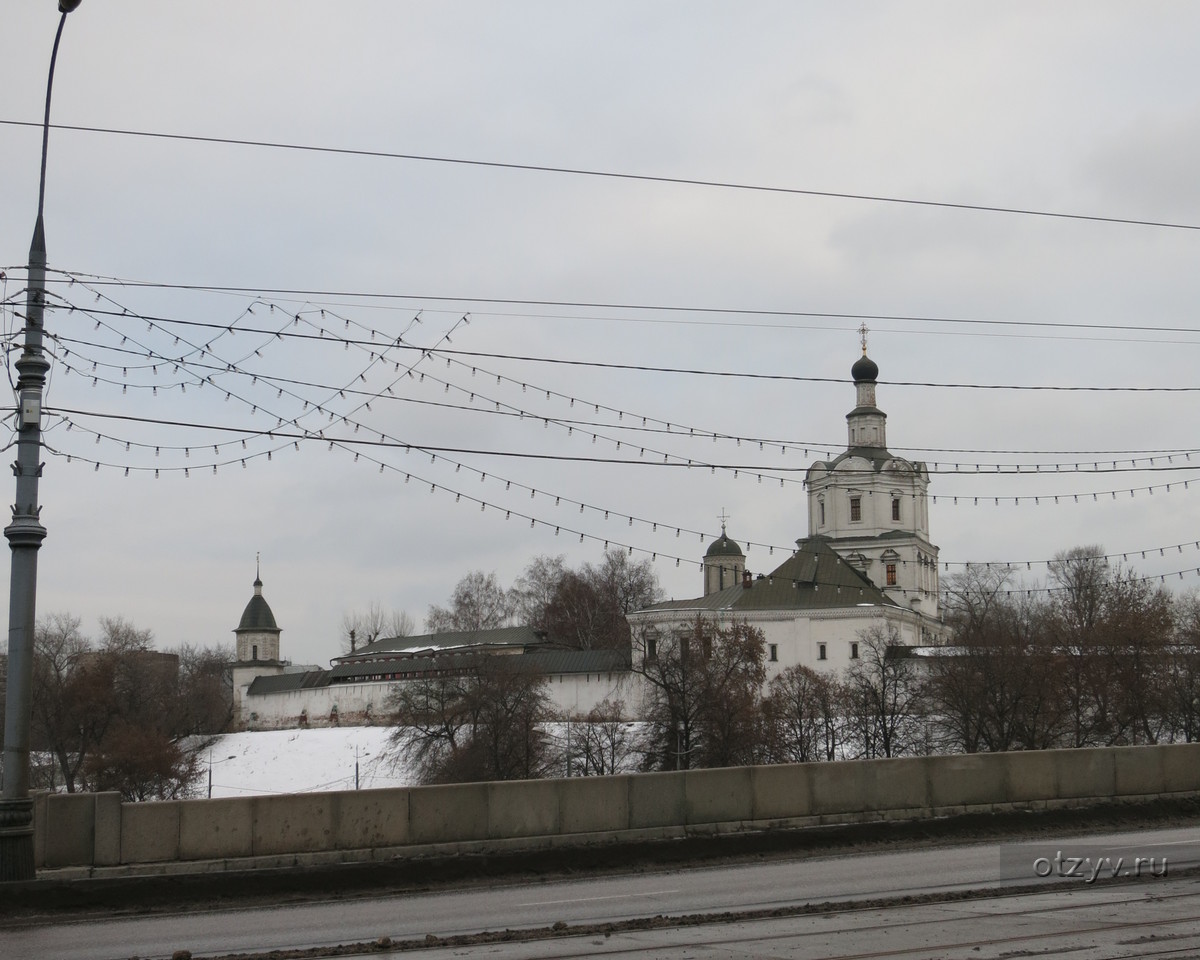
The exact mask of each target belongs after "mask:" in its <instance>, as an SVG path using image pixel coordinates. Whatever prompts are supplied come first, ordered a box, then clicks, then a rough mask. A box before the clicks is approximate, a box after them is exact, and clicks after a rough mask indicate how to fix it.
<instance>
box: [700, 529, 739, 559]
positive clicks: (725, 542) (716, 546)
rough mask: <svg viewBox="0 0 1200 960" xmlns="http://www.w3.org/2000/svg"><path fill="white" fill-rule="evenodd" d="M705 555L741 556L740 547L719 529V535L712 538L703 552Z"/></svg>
mask: <svg viewBox="0 0 1200 960" xmlns="http://www.w3.org/2000/svg"><path fill="white" fill-rule="evenodd" d="M704 555H705V556H706V557H740V556H742V548H741V547H739V546H738V545H737V544H736V543H734V542H733V541H732V540H730V539H729V538H728V537H727V536H725V531H724V530H722V531H721V536H720V537H719V538H718V539H716V540H714V541H713V542H712V544H711V545H710V546H709V548H708V550H707V551H706V552H705V554H704Z"/></svg>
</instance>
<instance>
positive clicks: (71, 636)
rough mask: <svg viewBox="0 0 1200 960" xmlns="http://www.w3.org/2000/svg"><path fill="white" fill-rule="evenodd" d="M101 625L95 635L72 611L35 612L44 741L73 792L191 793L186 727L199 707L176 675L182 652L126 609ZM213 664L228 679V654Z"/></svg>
mask: <svg viewBox="0 0 1200 960" xmlns="http://www.w3.org/2000/svg"><path fill="white" fill-rule="evenodd" d="M100 627H101V636H100V638H99V641H98V642H97V643H95V644H93V643H91V642H89V641H88V640H87V638H86V637H84V636H83V634H82V633H81V632H80V623H79V620H78V618H76V617H72V616H71V615H70V614H51V615H50V616H48V617H45V618H43V619H42V620H40V621H39V622H38V625H37V629H36V632H35V637H34V647H35V649H34V680H35V682H34V697H33V718H34V726H35V736H36V737H37V740H38V742H39V743H40V744H41V745H42V746H44V748H45V749H47V750H49V751H51V752H52V753H53V754H54V756H55V758H56V759H57V763H58V767H59V769H60V770H61V772H62V775H63V780H64V782H65V784H66V788H67V790H68V792H74V791H75V790H76V789H77V788H79V787H81V786H82V787H84V788H86V789H92V790H97V789H102V790H118V791H120V792H121V794H122V796H124V797H125V798H126V799H128V800H142V799H147V798H150V797H155V798H163V797H178V796H184V795H186V794H187V793H188V791H189V790H190V788H191V784H192V782H193V780H194V779H195V776H196V772H197V767H196V760H195V757H194V756H193V755H191V754H190V753H189V752H188V750H187V749H185V748H184V746H183V745H182V736H183V735H184V734H186V733H190V732H192V729H191V726H193V724H194V721H195V712H194V711H193V710H192V709H191V706H190V705H189V704H188V702H187V698H188V697H189V696H190V695H191V693H192V692H193V690H192V688H191V686H183V685H181V682H180V669H179V664H180V655H179V654H170V653H159V652H157V651H155V650H153V649H152V648H151V644H152V641H153V636H152V634H151V632H150V631H149V630H144V629H139V628H137V627H135V626H134V625H133V624H131V623H130V622H129V621H127V620H125V619H123V618H120V617H109V618H103V619H102V620H101V621H100ZM193 666H195V664H193ZM208 667H209V668H210V671H211V672H213V673H217V674H218V676H219V677H220V680H219V682H223V679H224V664H223V663H221V664H219V666H218V665H216V664H213V663H211V662H210V663H209V664H208ZM197 675H198V671H197ZM218 712H219V711H218ZM218 722H219V721H218Z"/></svg>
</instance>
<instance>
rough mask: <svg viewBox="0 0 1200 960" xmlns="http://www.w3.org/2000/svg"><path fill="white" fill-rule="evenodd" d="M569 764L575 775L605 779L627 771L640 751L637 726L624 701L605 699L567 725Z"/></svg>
mask: <svg viewBox="0 0 1200 960" xmlns="http://www.w3.org/2000/svg"><path fill="white" fill-rule="evenodd" d="M566 740H567V745H566V752H567V763H568V765H569V770H570V772H571V774H572V775H582V776H585V777H588V776H605V775H607V774H614V773H621V772H622V771H625V770H628V769H629V768H630V766H631V765H632V762H633V759H634V757H635V756H636V755H637V754H638V752H639V743H638V737H637V734H636V732H635V730H634V724H632V723H630V722H629V721H628V720H626V719H625V703H624V701H622V700H610V699H607V698H606V699H604V700H602V701H601V702H600V703H598V704H596V706H595V707H593V708H592V709H591V710H589V711H588V712H587V714H586V715H585V716H583V717H575V718H572V719H570V720H569V721H568V723H567V737H566Z"/></svg>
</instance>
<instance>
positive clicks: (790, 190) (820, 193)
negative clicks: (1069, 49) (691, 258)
mask: <svg viewBox="0 0 1200 960" xmlns="http://www.w3.org/2000/svg"><path fill="white" fill-rule="evenodd" d="M0 124H5V125H8V126H18V127H37V128H39V129H40V128H41V127H42V124H41V123H33V122H32V121H24V120H0ZM51 127H53V128H54V129H55V130H69V131H72V132H76V133H98V134H106V135H109V136H122V137H140V138H144V139H154V140H172V141H180V142H188V143H206V144H219V145H222V146H237V147H259V148H266V149H271V150H290V151H297V152H303V153H320V154H334V155H339V156H349V157H370V158H376V159H384V160H408V161H417V162H421V163H439V164H452V165H456V166H463V167H484V168H491V169H496V170H514V171H524V172H530V173H554V174H560V175H565V176H573V177H591V178H596V179H605V180H624V181H637V182H642V183H657V184H670V185H673V186H686V187H704V188H708V189H718V190H738V191H747V192H754V193H769V194H783V195H789V196H801V197H823V198H827V199H834V200H857V201H862V202H869V203H885V204H897V205H907V206H917V207H935V208H940V209H945V210H965V211H973V212H979V213H1003V214H1010V215H1016V216H1026V217H1045V218H1050V219H1056V220H1079V221H1085V222H1091V223H1110V224H1121V225H1126V226H1139V227H1159V228H1162V229H1168V230H1200V225H1197V224H1190V223H1171V222H1168V221H1161V220H1142V219H1137V218H1133V217H1112V216H1100V215H1096V214H1082V213H1067V212H1063V211H1056V210H1037V209H1033V208H1030V207H1017V206H998V205H992V204H980V203H955V202H951V201H947V200H923V199H917V198H912V197H890V196H884V195H882V194H870V193H848V192H840V191H833V190H813V189H806V188H801V187H783V186H772V185H768V184H754V183H739V182H735V181H729V180H706V179H698V178H692V177H669V176H658V175H653V174H644V173H628V172H621V171H614V170H596V169H590V168H587V167H562V166H554V165H550V164H535V163H513V162H505V161H500V160H478V159H470V158H465V157H445V156H435V155H431V154H417V153H399V152H395V151H390V150H366V149H358V148H353V147H327V146H319V145H317V144H307V143H294V142H287V141H280V140H248V139H242V138H236V137H206V136H200V135H197V134H182V133H162V132H158V131H152V130H133V129H129V128H121V127H99V126H90V125H89V126H85V125H81V124H64V123H55V124H51Z"/></svg>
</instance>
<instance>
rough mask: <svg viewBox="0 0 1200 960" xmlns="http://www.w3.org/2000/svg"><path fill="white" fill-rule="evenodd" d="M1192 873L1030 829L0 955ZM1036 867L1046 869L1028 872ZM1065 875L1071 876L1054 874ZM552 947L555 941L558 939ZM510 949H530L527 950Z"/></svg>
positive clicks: (348, 904)
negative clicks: (1015, 836) (1016, 835)
mask: <svg viewBox="0 0 1200 960" xmlns="http://www.w3.org/2000/svg"><path fill="white" fill-rule="evenodd" d="M1139 857H1140V858H1142V863H1141V865H1140V869H1141V872H1142V873H1143V877H1142V878H1141V879H1138V880H1132V879H1131V880H1129V881H1128V882H1125V883H1120V884H1113V883H1112V882H1111V881H1109V882H1107V883H1106V882H1104V881H1103V880H1102V881H1101V882H1100V883H1095V884H1093V883H1091V882H1089V878H1090V877H1091V876H1093V875H1099V876H1100V877H1102V878H1103V877H1107V876H1108V875H1109V874H1111V873H1113V872H1117V873H1122V874H1128V873H1130V872H1132V870H1133V867H1134V862H1135V859H1136V858H1139ZM1164 858H1165V861H1166V863H1165V872H1166V873H1167V878H1166V879H1163V878H1160V877H1158V876H1156V874H1161V873H1162V872H1164V864H1163V861H1164ZM1076 860H1078V861H1079V862H1078V863H1076V862H1075V861H1076ZM1195 867H1200V835H1198V833H1197V830H1196V829H1195V827H1185V828H1179V827H1173V828H1166V829H1151V830H1145V829H1143V830H1137V831H1130V832H1119V833H1118V832H1106V833H1103V834H1096V835H1090V836H1072V837H1070V838H1064V839H1061V840H1057V839H1053V838H1051V839H1047V838H1044V837H1043V838H1039V839H1037V840H1033V841H1014V840H1005V841H1003V842H999V841H987V842H977V843H966V844H954V845H950V844H946V845H937V846H932V847H929V848H925V849H915V850H912V849H910V850H903V851H888V852H878V851H876V852H870V853H857V854H838V855H836V856H817V857H806V858H803V859H787V860H768V861H764V862H749V863H736V864H724V865H704V866H696V867H683V868H676V869H670V870H662V871H650V872H639V873H636V874H628V875H607V876H603V877H595V878H590V879H550V880H546V881H541V882H522V883H495V884H491V885H487V886H479V885H476V886H471V887H467V888H458V889H441V890H438V891H436V892H429V893H405V894H399V895H391V896H386V897H366V898H357V899H350V900H336V901H328V902H317V903H303V904H295V905H287V906H272V907H248V908H245V909H233V910H221V911H213V912H204V913H183V912H179V913H172V914H167V915H163V914H159V915H154V916H140V917H121V918H107V919H106V918H98V917H88V918H83V919H78V920H65V921H64V920H46V921H37V922H32V923H30V922H26V923H22V924H19V925H16V926H9V927H7V928H4V929H0V957H3V958H4V960H31V958H50V957H53V958H58V960H84V958H86V960H126V958H129V957H134V956H136V957H141V958H157V957H170V956H171V954H172V953H173V952H174V951H177V950H185V949H186V950H190V951H191V952H192V953H193V954H194V955H195V956H197V957H199V956H216V955H222V954H228V953H240V952H256V951H263V952H265V951H268V950H277V949H302V948H317V947H329V946H333V945H337V944H345V943H361V942H368V941H372V940H375V939H377V938H380V937H390V938H392V939H393V940H401V939H421V938H423V937H425V936H426V935H433V936H435V937H447V936H454V935H459V934H475V933H479V932H482V931H490V930H492V931H494V930H506V929H527V928H541V927H549V926H552V925H553V924H555V923H565V924H568V925H570V926H572V927H574V926H576V925H580V924H602V923H619V922H621V921H629V920H635V919H637V918H644V917H654V916H657V915H663V916H672V917H677V916H683V915H688V914H720V913H724V912H727V911H728V912H742V911H768V910H772V909H779V908H791V907H795V906H798V905H802V904H814V903H825V902H830V903H855V902H857V903H862V902H869V901H876V900H887V899H890V898H900V897H908V898H911V897H922V896H929V895H936V894H944V893H946V892H949V891H962V890H968V889H981V888H982V889H996V890H999V891H1002V890H1003V889H1004V888H1010V889H1013V888H1016V887H1023V886H1027V885H1030V884H1044V885H1047V888H1048V889H1049V887H1050V886H1051V885H1052V886H1053V888H1054V890H1056V891H1057V894H1055V895H1056V896H1058V895H1062V894H1063V893H1069V892H1072V891H1081V893H1072V895H1073V896H1081V895H1084V894H1089V893H1091V892H1094V891H1099V890H1102V889H1103V890H1107V891H1116V890H1122V891H1128V893H1127V894H1124V895H1123V896H1124V899H1127V900H1128V899H1129V898H1131V897H1144V896H1148V895H1152V894H1156V893H1157V892H1158V891H1161V890H1164V889H1167V888H1168V886H1169V887H1172V888H1173V887H1175V886H1176V884H1175V883H1173V882H1172V881H1171V880H1170V879H1169V878H1170V876H1171V875H1175V876H1176V877H1178V876H1179V875H1180V874H1181V873H1183V872H1184V871H1185V870H1187V869H1188V868H1195ZM1043 873H1049V874H1051V876H1049V877H1046V878H1044V879H1042V878H1041V877H1040V875H1041V874H1043ZM1066 873H1073V874H1075V875H1074V876H1065V875H1060V874H1066ZM1188 909H1193V908H1192V907H1189V908H1188ZM837 915H838V916H842V914H837ZM772 922H774V921H772ZM806 922H810V923H811V922H812V921H806ZM826 923H827V924H828V921H826ZM608 939H609V940H611V939H612V938H611V937H610V938H608ZM556 942H559V943H560V948H561V945H562V944H565V943H567V942H568V941H566V940H563V941H556ZM614 946H615V945H614ZM541 949H550V948H549V947H545V946H543V947H542V948H541ZM552 952H553V951H551V953H552ZM456 955H459V956H461V955H463V953H462V952H461V951H460V952H458V953H457V954H456ZM523 955H532V951H528V952H526V953H525V954H523ZM547 955H550V954H547ZM562 955H563V956H566V955H568V954H562ZM574 955H588V954H587V953H586V952H584V953H576V954H574ZM717 955H720V952H719V951H718V954H717ZM975 955H976V956H978V955H979V954H975ZM985 955H986V954H985Z"/></svg>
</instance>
